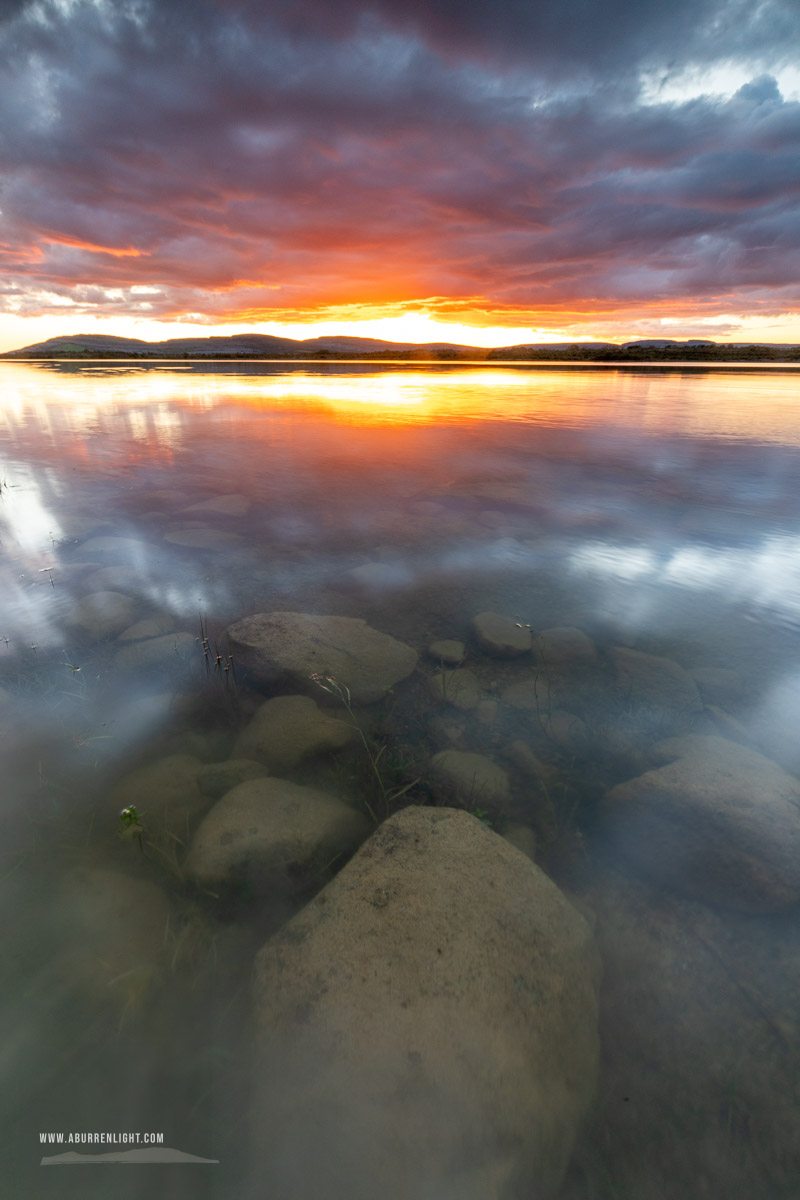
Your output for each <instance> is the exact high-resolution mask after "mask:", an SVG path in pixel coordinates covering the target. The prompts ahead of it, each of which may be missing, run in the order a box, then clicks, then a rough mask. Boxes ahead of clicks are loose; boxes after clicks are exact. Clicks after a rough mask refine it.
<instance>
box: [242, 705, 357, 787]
mask: <svg viewBox="0 0 800 1200" xmlns="http://www.w3.org/2000/svg"><path fill="white" fill-rule="evenodd" d="M354 733H355V728H354V727H353V726H352V725H350V724H348V723H347V722H346V721H340V720H338V719H337V718H336V717H332V716H330V715H329V714H328V713H326V712H323V711H322V709H321V708H320V707H319V706H318V705H317V704H316V703H315V702H314V701H313V700H312V699H311V697H310V696H276V697H275V698H274V699H273V700H267V702H266V704H262V705H261V707H260V708H259V709H258V711H257V712H256V714H255V716H254V717H253V719H252V721H251V722H250V724H249V725H248V726H247V728H246V729H244V730H243V731H242V733H240V735H239V737H238V739H237V741H236V745H235V746H234V751H233V753H234V757H236V758H254V759H257V760H258V761H259V762H263V763H265V764H266V766H268V767H269V769H270V770H271V771H286V770H289V769H290V768H292V767H296V766H297V765H298V764H299V763H301V762H304V761H305V759H307V758H312V757H313V756H314V755H317V754H324V753H325V752H327V751H331V750H340V749H341V748H342V747H343V746H346V745H347V744H348V742H350V741H352V739H353V735H354Z"/></svg>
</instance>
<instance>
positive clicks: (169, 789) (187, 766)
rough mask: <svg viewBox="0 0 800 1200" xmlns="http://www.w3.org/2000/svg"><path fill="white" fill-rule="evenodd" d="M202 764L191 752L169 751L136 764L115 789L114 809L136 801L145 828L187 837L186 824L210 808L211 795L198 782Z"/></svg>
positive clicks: (128, 805) (193, 821) (192, 822)
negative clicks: (205, 792)
mask: <svg viewBox="0 0 800 1200" xmlns="http://www.w3.org/2000/svg"><path fill="white" fill-rule="evenodd" d="M203 766H204V763H202V762H201V761H200V759H199V758H196V757H195V756H194V755H192V754H170V755H167V756H166V757H165V758H159V759H156V761H155V762H152V763H148V764H147V765H146V766H143V767H137V768H136V770H135V771H131V772H130V773H129V774H128V775H125V776H124V778H122V779H121V780H120V781H119V782H118V783H117V784H116V785H115V787H114V788H113V789H112V792H111V807H112V811H113V809H117V810H118V811H121V810H122V809H123V808H129V807H130V806H131V805H132V804H133V805H135V806H136V808H137V809H138V810H139V812H140V814H141V816H142V823H143V824H144V826H145V828H146V829H148V830H150V829H153V830H154V831H157V832H160V831H161V830H168V831H169V832H171V833H174V834H175V835H176V836H177V837H185V835H186V830H187V827H189V826H191V825H192V824H194V823H195V822H196V821H197V820H198V819H199V817H200V816H202V814H203V813H204V812H205V811H206V810H207V809H208V805H209V800H208V797H207V796H205V795H203V793H202V792H201V791H200V789H199V787H198V786H197V778H198V774H199V772H200V771H201V770H202V768H203Z"/></svg>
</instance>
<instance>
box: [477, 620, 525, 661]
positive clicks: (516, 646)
mask: <svg viewBox="0 0 800 1200" xmlns="http://www.w3.org/2000/svg"><path fill="white" fill-rule="evenodd" d="M472 631H473V633H474V635H475V640H476V641H477V643H478V645H479V646H480V648H481V650H483V651H484V653H485V654H490V655H491V656H492V657H493V658H518V657H519V655H521V654H527V652H528V651H529V650H530V648H531V644H532V640H531V631H530V629H528V628H527V626H525V625H523V624H522V623H521V622H519V621H516V620H515V619H514V618H513V617H506V616H503V614H502V613H496V612H483V613H478V615H477V617H473V619H472Z"/></svg>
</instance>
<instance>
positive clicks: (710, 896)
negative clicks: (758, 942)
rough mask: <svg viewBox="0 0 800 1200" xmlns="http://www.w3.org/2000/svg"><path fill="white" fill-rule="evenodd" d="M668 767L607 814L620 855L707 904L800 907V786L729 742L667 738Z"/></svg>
mask: <svg viewBox="0 0 800 1200" xmlns="http://www.w3.org/2000/svg"><path fill="white" fill-rule="evenodd" d="M653 755H654V757H656V758H657V759H658V760H660V761H662V762H664V763H665V764H666V765H664V766H661V767H658V768H656V769H655V770H652V771H646V772H645V774H644V775H640V776H639V777H638V778H636V779H631V780H629V781H628V782H627V783H622V784H619V785H618V786H617V787H615V788H612V789H611V791H610V792H607V793H606V796H605V798H604V800H603V802H602V804H601V806H600V810H599V811H600V816H601V820H602V828H603V829H604V831H605V835H606V838H607V840H608V844H609V846H610V848H611V849H612V851H615V852H617V853H619V854H620V855H622V856H623V857H624V858H625V859H626V860H627V861H629V862H630V863H631V864H632V865H633V866H634V867H635V869H636V870H637V871H638V872H640V873H642V874H643V875H644V876H645V877H646V878H647V879H652V880H659V881H661V882H662V883H663V884H666V885H668V886H670V887H672V888H674V889H675V890H676V891H678V892H681V893H683V894H684V895H687V896H690V897H692V898H694V899H698V900H701V901H703V902H704V903H707V904H712V905H721V906H724V907H727V908H732V909H738V910H740V911H743V912H752V913H762V912H774V911H776V910H778V909H781V908H785V907H786V906H788V905H790V904H793V903H795V902H796V901H797V900H798V899H800V783H798V781H797V780H796V779H794V778H793V777H792V776H791V775H788V774H787V773H786V772H785V771H784V770H783V769H782V768H781V767H779V766H778V764H777V763H774V762H772V761H770V760H769V759H767V758H764V756H763V755H761V754H758V753H756V751H754V750H750V749H748V748H747V747H746V746H741V745H739V744H738V743H736V742H730V741H727V740H726V739H725V738H720V737H706V736H702V735H699V734H693V735H689V736H686V737H677V738H668V739H665V740H664V741H662V742H659V743H658V744H657V745H656V746H655V747H654V748H653Z"/></svg>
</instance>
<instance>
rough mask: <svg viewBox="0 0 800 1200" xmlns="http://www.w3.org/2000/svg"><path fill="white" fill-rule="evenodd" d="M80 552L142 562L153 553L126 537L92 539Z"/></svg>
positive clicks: (151, 550)
mask: <svg viewBox="0 0 800 1200" xmlns="http://www.w3.org/2000/svg"><path fill="white" fill-rule="evenodd" d="M81 550H82V551H85V552H86V553H87V554H114V555H116V556H117V557H118V558H128V559H131V558H132V559H135V560H136V561H137V562H144V561H146V560H147V559H148V558H150V556H151V555H152V553H153V547H152V546H149V545H148V544H147V542H140V541H139V540H138V538H126V537H105V536H101V537H93V538H89V540H88V542H84V543H83V545H82V546H81Z"/></svg>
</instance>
